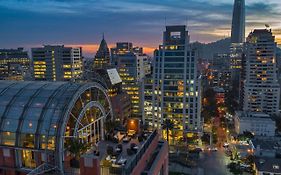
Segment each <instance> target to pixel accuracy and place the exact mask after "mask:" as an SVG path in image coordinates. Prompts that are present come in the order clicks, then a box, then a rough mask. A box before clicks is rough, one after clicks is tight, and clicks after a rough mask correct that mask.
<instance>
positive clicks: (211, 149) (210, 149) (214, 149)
mask: <svg viewBox="0 0 281 175" xmlns="http://www.w3.org/2000/svg"><path fill="white" fill-rule="evenodd" d="M208 150H209V151H218V148H216V147H210V148H208Z"/></svg>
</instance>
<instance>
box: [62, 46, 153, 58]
mask: <svg viewBox="0 0 281 175" xmlns="http://www.w3.org/2000/svg"><path fill="white" fill-rule="evenodd" d="M65 46H68V47H82V52H83V54H84V55H88V56H91V57H94V55H95V53H96V52H97V50H98V48H99V44H66V45H65ZM115 46H116V45H115V44H109V45H108V47H109V48H113V47H115ZM154 50H155V48H153V47H143V51H144V53H146V54H149V55H153V52H154Z"/></svg>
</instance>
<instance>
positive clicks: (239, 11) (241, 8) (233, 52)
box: [229, 0, 245, 100]
mask: <svg viewBox="0 0 281 175" xmlns="http://www.w3.org/2000/svg"><path fill="white" fill-rule="evenodd" d="M244 41H245V0H235V1H234V6H233V16H232V27H231V44H230V54H229V59H230V71H231V85H232V91H233V92H234V93H237V94H239V89H240V88H241V87H240V86H239V85H240V76H241V68H242V57H243V43H244ZM239 99H240V96H237V99H236V100H239Z"/></svg>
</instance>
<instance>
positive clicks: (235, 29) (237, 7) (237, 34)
mask: <svg viewBox="0 0 281 175" xmlns="http://www.w3.org/2000/svg"><path fill="white" fill-rule="evenodd" d="M244 40H245V0H235V1H234V6H233V16H232V27H231V43H243V42H244Z"/></svg>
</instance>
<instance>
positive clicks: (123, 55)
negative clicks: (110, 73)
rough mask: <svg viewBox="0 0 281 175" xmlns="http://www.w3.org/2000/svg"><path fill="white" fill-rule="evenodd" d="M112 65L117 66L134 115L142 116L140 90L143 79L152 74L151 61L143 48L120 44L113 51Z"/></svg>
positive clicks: (130, 44)
mask: <svg viewBox="0 0 281 175" xmlns="http://www.w3.org/2000/svg"><path fill="white" fill-rule="evenodd" d="M111 61H112V65H115V66H116V68H117V70H118V72H119V74H120V77H121V79H122V88H123V90H124V91H126V92H127V93H128V94H129V95H130V97H131V102H132V114H133V115H134V116H141V98H140V94H141V92H140V89H141V82H142V80H143V77H144V76H145V75H146V74H149V73H150V61H149V57H148V55H146V54H144V53H143V51H142V48H140V47H133V44H132V43H129V42H122V43H121V42H120V43H117V44H116V48H112V49H111Z"/></svg>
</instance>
